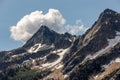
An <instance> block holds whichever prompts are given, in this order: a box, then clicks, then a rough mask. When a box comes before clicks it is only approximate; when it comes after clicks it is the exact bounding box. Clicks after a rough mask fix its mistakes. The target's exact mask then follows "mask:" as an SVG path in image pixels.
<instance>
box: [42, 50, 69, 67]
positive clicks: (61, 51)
mask: <svg viewBox="0 0 120 80" xmlns="http://www.w3.org/2000/svg"><path fill="white" fill-rule="evenodd" d="M68 51H69V48H67V49H59V50H56V51H53V53H56V54H57V55H59V56H60V57H59V59H58V60H56V61H55V62H51V63H45V64H42V67H47V68H50V67H53V66H55V65H57V64H58V63H60V62H61V60H62V59H63V57H64V54H65V53H67V52H68Z"/></svg>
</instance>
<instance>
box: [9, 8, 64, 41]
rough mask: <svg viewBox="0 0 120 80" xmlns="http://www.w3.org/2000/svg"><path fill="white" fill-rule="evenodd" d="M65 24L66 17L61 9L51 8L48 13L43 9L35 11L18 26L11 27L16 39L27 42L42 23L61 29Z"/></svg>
mask: <svg viewBox="0 0 120 80" xmlns="http://www.w3.org/2000/svg"><path fill="white" fill-rule="evenodd" d="M64 24H65V19H64V18H63V17H62V15H61V13H60V12H59V10H56V9H49V11H48V13H46V14H43V12H42V11H35V12H32V13H31V14H29V15H26V16H24V17H23V18H22V19H21V20H20V21H19V22H18V23H17V25H16V26H12V27H11V29H10V31H11V37H12V38H13V39H14V40H18V41H22V42H26V41H27V40H28V39H29V38H30V37H31V36H32V35H33V34H34V33H35V32H36V31H37V30H38V29H39V28H40V25H46V26H48V27H49V28H51V29H53V30H55V31H59V30H60V28H61V27H62V26H63V25H64Z"/></svg>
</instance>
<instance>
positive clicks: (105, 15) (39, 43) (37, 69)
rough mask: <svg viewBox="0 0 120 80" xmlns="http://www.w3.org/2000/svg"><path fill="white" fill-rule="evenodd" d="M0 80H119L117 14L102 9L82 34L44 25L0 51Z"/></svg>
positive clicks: (118, 19)
mask: <svg viewBox="0 0 120 80" xmlns="http://www.w3.org/2000/svg"><path fill="white" fill-rule="evenodd" d="M0 80H120V13H117V12H115V11H113V10H110V9H105V10H104V11H103V12H102V13H101V14H100V16H99V18H98V20H97V21H96V22H95V23H94V24H93V26H92V27H91V28H90V29H88V30H87V31H86V32H85V34H83V35H80V36H76V35H71V34H69V33H64V34H59V33H57V32H55V31H53V30H51V29H49V28H48V27H47V26H45V25H42V26H41V27H40V29H39V30H38V31H37V32H36V33H35V34H34V35H33V36H32V37H31V38H30V39H29V40H28V41H27V42H26V43H25V44H24V45H23V46H22V47H20V48H17V49H14V50H10V51H1V52H0Z"/></svg>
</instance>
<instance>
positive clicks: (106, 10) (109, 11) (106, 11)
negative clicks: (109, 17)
mask: <svg viewBox="0 0 120 80" xmlns="http://www.w3.org/2000/svg"><path fill="white" fill-rule="evenodd" d="M103 12H104V13H116V11H113V10H111V9H109V8H107V9H105V10H104V11H103Z"/></svg>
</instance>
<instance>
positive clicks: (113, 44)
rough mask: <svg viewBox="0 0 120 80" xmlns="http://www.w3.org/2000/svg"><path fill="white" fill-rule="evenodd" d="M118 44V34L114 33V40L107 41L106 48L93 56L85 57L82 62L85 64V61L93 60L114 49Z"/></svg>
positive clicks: (119, 33) (119, 40)
mask: <svg viewBox="0 0 120 80" xmlns="http://www.w3.org/2000/svg"><path fill="white" fill-rule="evenodd" d="M118 42H120V32H116V36H115V38H114V39H108V46H107V47H106V48H104V49H101V50H99V51H98V52H96V53H95V54H94V55H87V56H86V58H85V59H84V60H83V62H85V61H86V60H87V59H95V58H96V57H97V56H99V55H100V54H101V53H103V52H105V51H106V50H107V49H109V48H112V47H114V46H115V45H116V44H117V43H118Z"/></svg>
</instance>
